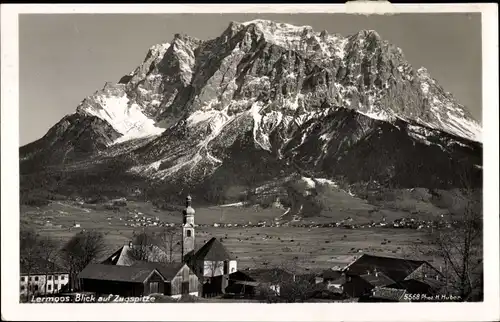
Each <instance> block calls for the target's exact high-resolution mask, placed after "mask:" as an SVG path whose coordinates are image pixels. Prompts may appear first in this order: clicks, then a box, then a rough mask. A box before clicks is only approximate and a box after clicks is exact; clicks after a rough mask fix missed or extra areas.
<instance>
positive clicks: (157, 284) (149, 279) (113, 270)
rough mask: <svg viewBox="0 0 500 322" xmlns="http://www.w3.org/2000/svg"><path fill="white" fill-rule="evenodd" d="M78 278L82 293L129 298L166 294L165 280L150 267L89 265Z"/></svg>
mask: <svg viewBox="0 0 500 322" xmlns="http://www.w3.org/2000/svg"><path fill="white" fill-rule="evenodd" d="M78 278H79V280H80V286H81V290H82V291H84V292H93V293H96V294H98V295H107V294H114V295H121V296H124V297H129V296H145V295H150V294H155V293H160V294H163V293H164V284H165V278H164V277H163V275H162V274H161V273H160V272H159V271H158V270H157V269H155V268H150V267H143V266H120V265H106V264H89V265H87V267H85V268H84V269H83V271H81V272H80V274H78Z"/></svg>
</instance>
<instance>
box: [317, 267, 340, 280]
mask: <svg viewBox="0 0 500 322" xmlns="http://www.w3.org/2000/svg"><path fill="white" fill-rule="evenodd" d="M341 276H342V271H336V270H333V269H327V270H325V271H323V273H321V277H323V279H325V280H337V279H339V278H340V277H341Z"/></svg>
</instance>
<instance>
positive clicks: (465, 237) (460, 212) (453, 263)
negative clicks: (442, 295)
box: [416, 170, 483, 301]
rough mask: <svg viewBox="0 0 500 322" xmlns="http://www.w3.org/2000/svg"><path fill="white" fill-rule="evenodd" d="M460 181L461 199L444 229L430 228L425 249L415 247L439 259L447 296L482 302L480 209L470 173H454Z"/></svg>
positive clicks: (463, 171)
mask: <svg viewBox="0 0 500 322" xmlns="http://www.w3.org/2000/svg"><path fill="white" fill-rule="evenodd" d="M457 175H458V176H459V181H461V188H460V189H459V192H460V195H461V196H459V197H458V198H456V201H455V204H454V206H453V207H452V209H451V211H450V212H449V213H448V214H447V216H446V219H447V225H444V226H439V227H437V228H432V230H431V231H430V232H429V233H428V236H427V237H428V240H427V245H426V246H425V247H422V246H418V247H416V251H417V252H420V253H422V252H424V253H426V255H428V256H429V255H430V256H432V257H434V258H438V259H440V260H441V262H443V264H444V270H442V273H443V275H444V278H445V289H444V291H445V292H446V293H452V294H454V295H458V296H460V298H461V300H462V301H475V300H481V298H482V294H483V285H482V283H483V254H482V250H483V243H482V234H483V227H482V226H483V225H482V220H483V218H482V205H481V201H480V199H481V198H480V197H479V196H478V195H477V191H476V190H475V189H473V188H472V184H471V183H472V180H471V179H472V178H471V172H469V171H465V170H462V171H461V172H459V173H457Z"/></svg>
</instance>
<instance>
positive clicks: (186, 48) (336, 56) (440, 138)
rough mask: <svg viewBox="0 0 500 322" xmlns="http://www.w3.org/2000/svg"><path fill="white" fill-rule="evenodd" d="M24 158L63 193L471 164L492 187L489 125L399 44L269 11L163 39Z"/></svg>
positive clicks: (414, 178)
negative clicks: (486, 153)
mask: <svg viewBox="0 0 500 322" xmlns="http://www.w3.org/2000/svg"><path fill="white" fill-rule="evenodd" d="M423 50H425V49H423ZM20 162H21V172H22V173H21V174H22V175H23V177H24V178H25V182H33V181H34V179H33V178H36V177H38V176H40V175H41V174H42V173H43V175H44V176H45V177H53V176H54V175H55V173H57V176H58V178H59V180H58V183H57V185H52V186H51V187H52V188H51V189H54V190H57V191H58V192H59V193H64V191H67V187H68V185H71V186H73V188H74V189H73V190H72V191H78V189H77V188H75V187H76V186H78V185H79V182H81V185H85V186H86V187H87V189H89V190H91V188H88V187H93V188H92V189H93V191H94V192H95V191H99V189H97V190H96V187H98V186H102V185H108V186H114V187H115V191H123V190H122V189H123V186H124V183H126V186H127V187H128V188H130V189H133V188H132V187H134V189H135V188H136V187H142V188H144V189H151V194H150V196H151V197H152V196H153V195H154V194H155V193H156V194H157V195H158V197H161V195H162V194H163V196H165V195H166V194H174V195H175V194H178V193H179V192H180V191H182V190H187V189H189V190H190V191H193V192H196V193H197V194H199V195H203V196H204V197H205V199H206V200H218V199H221V198H222V199H224V198H223V196H225V195H227V192H228V190H230V189H233V188H234V187H240V188H241V189H243V190H248V189H254V188H256V187H258V186H259V185H262V184H266V183H269V182H278V181H279V180H284V178H291V177H293V176H294V175H297V174H300V175H301V176H303V177H315V178H324V179H325V180H333V181H332V182H342V184H343V185H346V187H348V186H352V187H355V186H357V185H358V186H359V184H360V183H371V182H375V183H376V184H377V185H379V186H380V187H386V188H391V189H403V188H413V187H423V188H426V189H452V188H457V187H463V186H464V175H461V174H462V173H466V175H467V178H468V179H467V183H466V184H467V185H472V186H474V187H480V186H481V185H482V167H481V165H482V143H481V125H480V124H479V123H478V122H477V121H476V120H474V119H473V117H472V116H471V114H470V113H469V112H468V111H467V109H466V108H465V107H464V106H462V105H460V104H459V103H458V102H457V101H456V100H455V99H454V97H453V96H452V95H451V94H450V93H448V92H446V91H445V90H444V89H443V88H442V87H441V86H440V85H439V84H438V82H437V81H436V80H435V79H433V78H432V77H431V76H430V74H429V73H428V71H427V70H426V69H425V68H419V69H415V68H413V67H412V66H411V65H410V64H409V63H408V62H407V61H406V59H405V58H404V55H403V52H402V50H401V49H400V48H398V47H396V46H395V45H393V44H390V43H389V42H387V41H385V40H383V39H381V37H380V35H379V34H377V32H375V31H373V30H362V31H360V32H358V33H357V34H354V35H351V36H349V37H343V36H341V35H338V34H329V33H328V32H326V31H322V32H315V31H314V30H313V29H312V28H311V27H309V26H303V27H299V26H292V25H289V24H285V23H279V22H273V21H266V20H255V21H250V22H246V23H237V22H232V23H231V24H230V25H229V26H228V28H227V29H226V30H225V31H224V32H223V33H222V34H221V35H220V36H219V37H217V38H215V39H212V40H207V41H202V40H199V39H195V38H192V37H189V36H187V35H181V34H176V35H175V37H174V39H173V40H172V41H171V42H169V43H163V44H158V45H155V46H153V47H151V48H150V49H149V51H148V52H147V55H146V58H145V59H144V61H143V62H142V63H141V64H140V65H139V66H138V67H137V68H136V69H135V70H134V71H132V72H131V73H129V74H127V75H125V76H123V77H122V78H121V79H120V80H119V81H118V82H116V83H106V84H105V86H104V88H102V89H101V90H98V91H96V92H95V93H94V94H92V95H90V96H89V97H87V98H85V99H84V100H83V101H82V102H81V103H80V104H79V106H78V107H77V108H76V112H75V113H74V114H71V115H68V116H66V117H64V118H63V119H62V120H61V121H60V122H59V123H57V124H56V125H55V126H54V127H53V128H51V129H50V130H49V132H48V133H47V134H46V135H45V136H44V137H43V138H41V139H40V140H38V141H36V142H34V143H31V144H28V145H26V146H24V147H21V148H20ZM28 178H30V179H29V180H28ZM124 178H127V179H126V181H124V180H125V179H124ZM285 181H286V180H285ZM84 182H85V184H84ZM21 186H22V187H23V180H21ZM25 189H26V191H29V188H28V186H27V185H25ZM65 189H66V190H65ZM346 189H347V188H346ZM70 190H71V189H70ZM107 190H108V191H112V190H113V189H112V188H109V187H108V188H107ZM80 191H82V190H81V189H80ZM221 196H222V197H221Z"/></svg>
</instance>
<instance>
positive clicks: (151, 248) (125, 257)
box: [101, 242, 168, 266]
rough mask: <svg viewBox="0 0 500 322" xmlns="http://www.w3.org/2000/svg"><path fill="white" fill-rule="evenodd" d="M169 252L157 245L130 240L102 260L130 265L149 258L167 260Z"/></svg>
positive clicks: (158, 260) (155, 260) (105, 262)
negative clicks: (140, 243)
mask: <svg viewBox="0 0 500 322" xmlns="http://www.w3.org/2000/svg"><path fill="white" fill-rule="evenodd" d="M167 258H168V256H167V253H166V252H165V251H164V250H163V249H161V248H160V247H158V246H156V245H133V244H132V242H129V243H128V244H127V245H124V246H122V247H120V249H118V250H117V251H115V252H114V253H113V254H112V255H111V256H109V257H108V258H106V259H105V260H104V261H102V262H101V263H102V264H107V265H120V266H130V265H133V264H134V263H135V262H136V261H137V260H148V261H151V262H166V259H167Z"/></svg>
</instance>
